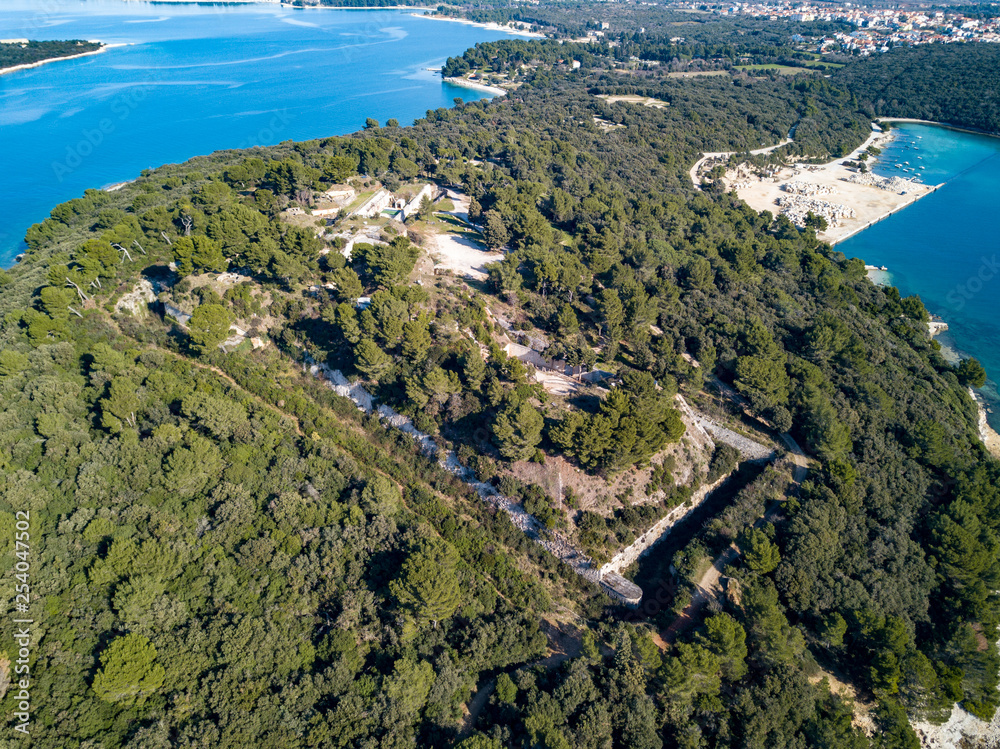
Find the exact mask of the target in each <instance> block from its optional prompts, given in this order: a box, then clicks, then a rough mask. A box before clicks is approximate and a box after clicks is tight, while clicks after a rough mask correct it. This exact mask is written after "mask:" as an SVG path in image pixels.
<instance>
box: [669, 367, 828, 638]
mask: <svg viewBox="0 0 1000 749" xmlns="http://www.w3.org/2000/svg"><path fill="white" fill-rule="evenodd" d="M714 383H715V385H716V387H718V388H719V389H720V390H721V391H722V392H723V394H724V395H726V396H728V397H730V398H733V399H735V400H736V401H737V402H740V401H742V398H741V397H740V396H739V394H738V393H736V392H735V391H734V390H733V389H732V388H730V387H729V386H728V385H726V384H725V383H723V382H721V381H718V380H714ZM778 436H779V437H780V438H781V441H782V442H783V443H784V444H785V446H786V447H787V448H788V451H789V458H790V460H791V461H792V464H793V468H792V486H791V487H789V492H795V491H797V490H798V487H799V486H800V485H801V484H802V482H803V481H804V480H805V477H806V475H807V474H808V473H809V459H808V458H807V457H806V454H805V453H804V452H803V450H802V448H801V447H799V443H798V442H796V441H795V438H794V437H792V435H790V434H788V433H787V432H784V433H782V434H780V435H778ZM782 504H783V503H782V502H772V503H771V506H770V507H769V508H767V510H766V511H765V512H764V514H763V515H762V516H760V517H759V518H757V520H756V521H755V522H754V524H753V526H752V527H754V528H761V527H763V526H764V525H766V524H767V523H770V522H773V521H774V520H775V518H777V516H778V515H779V513H780V512H781V509H782ZM739 556H740V551H739V549H738V548H737V547H736V545H735V544H732V545H730V546H729V547H727V548H726V549H725V550H723V552H722V553H721V554H719V556H718V557H716V558H715V560H714V561H713V562H712V565H711V566H710V567H709V568H708V569H707V570H706V571H705V573H704V574H703V575H702V576H701V578H700V579H699V580H698V582H697V583H695V591H694V595H693V596H692V597H691V602H690V603H689V604H688V605H687V606H686V607H685V608H684V610H683V611H682V612H681V613H680V614H679V615H678V616H677V618H676V619H674V621H673V622H671V624H670V626H669V627H667V628H666V629H665V630H663V631H662V632H661V633H660V637H661V638H662V640H661V641H662V642H663V645H661V646H660V647H661V648H663V647H664V646H665V645H669V644H672V643H673V642H674V640H676V639H677V635H679V634H680V633H681V632H684V631H686V630H687V629H688V628H690V627H691V626H693V625H694V624H695V623H696V622H697V621H698V620H699V618H700V614H701V611H702V609H704V608H705V606H707V605H708V604H709V603H710V602H711V601H716V602H718V603H720V604H721V603H722V595H723V593H724V591H723V589H722V581H721V578H722V571H723V570H724V569H726V567H728V566H729V565H730V564H732V563H733V562H735V561H736V560H737V559H738V558H739ZM657 644H659V642H658V643H657Z"/></svg>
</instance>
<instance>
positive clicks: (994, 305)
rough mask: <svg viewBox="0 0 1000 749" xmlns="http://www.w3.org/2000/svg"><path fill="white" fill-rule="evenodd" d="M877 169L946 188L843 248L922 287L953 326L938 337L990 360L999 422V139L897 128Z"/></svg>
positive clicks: (990, 387)
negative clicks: (915, 176)
mask: <svg viewBox="0 0 1000 749" xmlns="http://www.w3.org/2000/svg"><path fill="white" fill-rule="evenodd" d="M907 161H908V162H909V164H908V165H907V164H906V163H905V162H907ZM897 164H898V165H900V166H898V167H897V166H896V165H897ZM921 166H923V167H925V168H924V169H920V167H921ZM906 169H910V170H911V171H909V172H907V171H904V170H906ZM875 172H876V173H877V174H881V175H883V176H894V175H896V176H901V177H912V176H914V175H915V174H917V175H919V176H920V180H921V181H922V182H925V183H927V184H940V183H944V185H943V187H941V188H940V189H939V190H938V191H937V192H934V193H932V194H930V195H928V196H927V197H925V198H922V199H920V200H918V201H917V202H916V203H914V204H913V205H911V206H910V207H908V208H906V209H905V210H903V211H900V212H899V213H897V214H895V215H893V216H890V217H889V218H887V219H885V220H884V221H882V222H880V223H878V224H876V225H875V226H873V227H871V228H870V229H867V230H865V231H863V232H862V233H861V234H858V235H856V236H854V237H852V238H851V239H848V240H847V241H845V242H843V243H841V244H839V245H837V249H839V250H841V251H843V252H844V253H845V254H846V255H847V256H848V257H860V258H862V259H863V260H864V261H865V262H866V263H870V264H872V265H885V266H888V268H889V271H890V282H891V283H892V284H893V285H895V286H897V287H898V288H899V290H900V293H902V294H904V295H908V294H919V295H920V298H921V299H922V300H923V302H924V305H925V306H926V307H927V309H928V310H930V312H931V313H933V314H937V315H940V316H941V317H942V318H943V319H944V320H945V321H946V322H947V323H948V326H949V331H948V333H946V334H945V335H944V336H943V337H941V338H940V340H941V342H942V343H943V344H945V345H947V346H950V347H952V348H954V349H955V350H957V351H959V352H961V353H962V354H965V355H968V356H974V357H976V358H977V359H979V361H980V362H982V364H983V366H984V367H986V371H987V373H988V374H989V376H990V378H991V381H990V382H988V383H987V386H986V387H985V388H984V389H983V391H982V392H983V395H984V397H985V398H986V399H987V401H988V403H990V404H991V405H992V408H993V411H994V413H993V414H992V415H991V416H990V423H991V425H992V426H993V427H994V428H998V427H1000V398H998V394H997V385H996V380H997V379H998V378H1000V233H998V231H997V218H998V214H1000V200H998V196H1000V138H992V137H987V136H981V135H972V134H969V133H960V132H956V131H954V130H948V129H945V128H940V127H934V126H929V125H910V124H907V125H900V126H899V129H898V134H897V137H896V140H895V142H894V143H893V144H892V145H891V146H890V147H889V148H887V149H886V150H885V152H884V154H883V155H882V157H880V162H879V164H878V165H877V166H876V167H875Z"/></svg>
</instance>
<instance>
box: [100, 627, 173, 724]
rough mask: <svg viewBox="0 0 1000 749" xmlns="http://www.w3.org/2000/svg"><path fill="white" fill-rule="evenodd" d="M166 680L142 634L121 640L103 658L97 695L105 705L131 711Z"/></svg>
mask: <svg viewBox="0 0 1000 749" xmlns="http://www.w3.org/2000/svg"><path fill="white" fill-rule="evenodd" d="M165 678H166V671H164V669H163V666H161V665H160V664H159V663H157V662H156V648H155V647H153V645H152V643H151V642H150V641H149V640H148V639H146V638H145V637H143V636H142V635H140V634H136V633H134V632H133V633H130V634H127V635H125V636H124V637H119V638H118V639H116V640H115V641H114V642H112V643H111V645H109V646H108V649H107V650H105V651H104V653H102V654H101V670H100V671H98V672H97V676H95V677H94V684H93V686H94V692H95V693H96V694H97V696H98V697H100V698H101V699H102V700H104V701H105V702H113V703H116V704H120V705H123V706H125V707H128V706H130V705H134V704H136V703H137V702H142V701H143V700H145V699H146V697H148V696H149V695H151V694H153V692H155V691H156V690H158V689H159V688H160V687H161V686H163V681H164V679H165Z"/></svg>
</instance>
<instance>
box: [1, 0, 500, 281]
mask: <svg viewBox="0 0 1000 749" xmlns="http://www.w3.org/2000/svg"><path fill="white" fill-rule="evenodd" d="M413 13H414V11H412V10H333V9H315V8H310V9H292V8H282V7H280V6H277V5H221V4H220V5H178V4H163V3H150V2H136V1H134V0H133V1H132V2H124V1H123V0H2V2H0V38H2V39H17V38H28V39H37V40H48V39H89V40H100V41H103V42H106V43H114V44H124V45H127V46H122V47H118V48H115V49H110V50H108V51H106V52H104V53H103V54H99V55H94V56H92V57H83V58H80V59H76V60H66V61H61V62H54V63H51V64H48V65H44V66H42V67H39V68H33V69H30V70H24V71H20V72H15V73H9V74H7V75H3V76H0V267H6V266H9V265H10V264H11V263H12V262H13V259H14V256H15V255H16V254H17V253H18V252H21V251H22V250H23V247H24V245H23V238H24V232H25V230H26V229H27V228H28V227H29V226H30V225H31V224H33V223H35V222H37V221H41V220H42V219H44V218H45V217H46V216H48V214H49V211H50V210H51V209H52V208H53V207H54V206H55V205H57V204H58V203H61V202H63V201H65V200H68V199H70V198H74V197H77V196H79V195H81V194H82V193H83V191H84V190H85V189H86V188H89V187H97V188H100V187H105V186H108V185H110V184H113V183H117V182H123V181H126V180H130V179H134V178H135V177H136V176H138V174H139V172H141V171H142V170H143V169H145V168H147V167H157V166H160V165H162V164H165V163H176V162H180V161H184V160H186V159H189V158H191V157H193V156H197V155H200V154H207V153H211V152H212V151H216V150H219V149H224V148H246V147H250V146H255V145H273V144H275V143H279V142H281V141H285V140H308V139H310V138H317V137H323V136H330V135H341V134H345V133H349V132H353V131H355V130H358V129H360V128H362V127H363V126H364V124H365V119H366V118H368V117H373V118H375V119H376V120H379V122H381V123H382V124H385V122H386V120H388V119H389V118H393V117H394V118H396V119H397V120H399V122H400V124H401V125H408V124H410V123H412V122H413V120H415V119H417V118H419V117H423V116H424V115H425V114H426V112H427V111H428V110H430V109H437V108H439V107H445V106H452V105H453V103H454V99H455V98H456V97H461V98H462V99H464V100H466V101H469V100H474V99H481V98H484V97H485V96H488V94H484V93H480V92H478V91H474V90H470V89H467V88H458V87H456V86H452V85H450V84H448V83H445V82H443V81H442V80H441V77H440V75H439V74H437V73H435V72H431V71H429V70H427V68H437V67H440V66H441V65H442V64H443V63H444V62H445V60H446V59H447V58H448V57H451V56H455V55H459V54H461V53H462V52H464V51H465V50H466V49H468V48H469V47H471V46H473V45H475V44H476V43H477V42H484V41H494V40H497V39H503V38H509V35H507V34H504V33H500V32H496V31H490V30H487V29H484V28H479V27H474V26H468V25H465V24H459V23H448V22H444V21H435V20H429V19H425V18H418V17H415V16H414V15H413Z"/></svg>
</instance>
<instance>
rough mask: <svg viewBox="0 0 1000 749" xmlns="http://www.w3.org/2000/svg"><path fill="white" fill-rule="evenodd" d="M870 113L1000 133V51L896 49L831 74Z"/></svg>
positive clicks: (948, 46) (947, 46) (940, 47)
mask: <svg viewBox="0 0 1000 749" xmlns="http://www.w3.org/2000/svg"><path fill="white" fill-rule="evenodd" d="M833 80H834V81H836V82H838V83H840V84H842V85H844V86H846V87H847V88H848V89H850V91H851V92H852V93H853V94H854V95H855V96H857V97H858V99H859V101H860V103H861V105H862V106H863V107H865V108H867V109H868V110H869V113H870V114H872V115H876V116H882V117H914V118H917V119H922V120H935V121H938V122H947V123H949V124H952V125H960V126H964V127H971V128H975V129H977V130H984V131H986V132H991V133H993V132H1000V89H998V83H1000V49H998V48H997V47H996V45H992V44H933V45H923V46H920V47H913V48H909V49H902V48H901V49H894V50H892V51H891V52H889V53H887V54H884V55H880V56H878V57H875V58H871V59H867V60H864V61H861V62H857V63H854V64H851V65H848V66H847V67H845V68H842V69H841V70H839V71H838V72H837V73H836V74H834V76H833Z"/></svg>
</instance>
